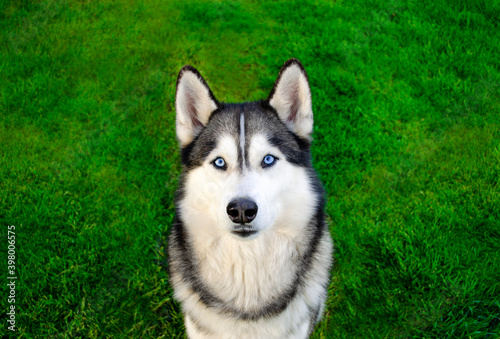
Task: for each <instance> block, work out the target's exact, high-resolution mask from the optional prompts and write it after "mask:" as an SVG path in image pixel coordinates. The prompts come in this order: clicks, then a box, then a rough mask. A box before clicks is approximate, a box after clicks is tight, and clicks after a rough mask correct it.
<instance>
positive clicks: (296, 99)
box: [168, 59, 333, 339]
mask: <svg viewBox="0 0 500 339" xmlns="http://www.w3.org/2000/svg"><path fill="white" fill-rule="evenodd" d="M175 108H176V111H177V116H176V129H177V138H178V139H179V143H180V148H181V159H182V174H181V177H180V182H179V189H178V192H177V196H176V217H175V221H174V224H173V225H172V228H171V234H170V237H169V246H168V247H169V248H168V252H169V270H170V281H171V283H172V286H173V288H174V296H175V298H176V299H177V300H178V301H179V302H180V303H181V305H182V311H183V313H184V320H185V326H186V331H187V334H188V337H189V338H217V339H220V338H238V339H240V338H259V339H261V338H262V339H268V338H307V337H308V336H309V335H310V334H311V332H312V330H313V329H314V326H315V324H316V323H317V322H318V321H319V319H320V318H321V314H322V313H323V309H324V302H325V299H326V296H327V286H328V283H329V270H330V266H331V264H332V249H333V246H332V241H331V238H330V234H329V231H328V228H327V227H326V223H325V212H324V207H325V198H324V192H323V189H322V186H321V183H320V182H319V179H318V177H317V175H316V173H315V171H314V170H313V168H312V166H311V155H310V146H311V133H312V130H313V112H312V106H311V91H310V88H309V83H308V79H307V75H306V72H305V70H304V68H303V67H302V64H301V63H300V62H299V61H298V60H296V59H290V60H288V61H287V62H286V63H285V64H284V65H283V67H282V68H281V71H280V73H279V76H278V79H277V80H276V83H275V84H274V88H273V89H272V91H271V94H270V95H269V97H268V98H267V100H263V101H256V102H248V103H242V104H227V103H221V102H219V101H217V100H216V99H215V97H214V95H213V94H212V91H211V90H210V88H209V87H208V85H207V83H206V82H205V80H204V79H203V78H202V76H201V75H200V73H199V72H198V71H197V70H196V69H195V68H193V67H191V66H184V67H183V68H182V69H181V71H180V73H179V76H178V78H177V91H176V97H175Z"/></svg>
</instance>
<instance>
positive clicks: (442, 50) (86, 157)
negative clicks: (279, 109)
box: [0, 0, 500, 338]
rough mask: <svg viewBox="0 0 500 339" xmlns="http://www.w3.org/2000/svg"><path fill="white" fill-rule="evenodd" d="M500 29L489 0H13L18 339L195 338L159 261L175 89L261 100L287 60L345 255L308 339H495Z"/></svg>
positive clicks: (0, 132)
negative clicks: (299, 83)
mask: <svg viewBox="0 0 500 339" xmlns="http://www.w3.org/2000/svg"><path fill="white" fill-rule="evenodd" d="M499 18H500V3H499V2H498V1H494V0H491V1H456V0H448V1H444V2H437V1H403V0H401V1H368V0H365V1H356V2H355V3H351V2H347V1H346V2H342V1H339V2H334V3H332V2H329V1H323V0H318V1H314V2H308V3H302V2H299V1H295V2H283V1H278V2H272V3H268V2H264V1H228V2H222V1H188V2H174V1H165V0H148V1H144V0H143V1H126V0H119V1H102V2H87V1H69V0H68V1H63V0H62V1H58V0H51V1H36V2H32V1H22V0H14V1H7V2H1V3H0V81H1V83H0V114H1V115H0V116H1V119H0V192H1V194H0V221H1V222H0V224H1V225H2V226H1V227H2V231H1V233H2V234H4V235H6V233H7V225H12V224H13V225H16V232H17V238H16V241H17V259H16V261H17V263H16V264H17V266H16V267H17V272H16V273H17V275H18V277H19V280H18V287H17V299H16V305H17V308H18V314H17V319H16V320H17V325H18V330H19V331H18V332H17V333H16V337H21V338H46V337H53V338H77V337H81V338H104V337H118V338H121V337H132V338H157V337H163V338H176V337H180V338H182V337H183V336H184V329H183V320H182V316H181V314H180V313H179V311H180V308H179V305H178V304H177V303H175V302H174V301H173V299H172V291H171V288H170V287H169V284H168V275H167V273H166V271H165V268H164V263H165V257H164V252H163V250H164V249H163V247H164V246H165V243H164V239H165V235H166V234H167V232H168V228H169V225H170V223H171V221H172V218H173V212H174V208H173V195H174V192H175V187H176V182H177V175H178V174H179V172H180V165H179V155H178V153H177V142H176V139H175V130H174V121H175V112H174V93H175V80H176V76H177V72H178V71H179V69H180V68H181V67H182V66H183V65H185V64H192V65H194V66H195V67H197V68H198V69H199V70H200V71H201V73H202V74H203V76H204V77H205V78H206V79H207V80H208V82H209V83H210V85H211V87H212V90H213V91H214V94H215V95H216V97H217V98H218V99H219V100H223V101H251V100H257V99H263V98H266V97H267V95H268V93H269V91H270V89H271V87H272V84H273V82H274V80H275V78H276V76H277V72H278V70H279V68H280V66H281V65H282V63H283V62H284V61H286V60H287V59H288V58H290V57H296V58H298V59H299V60H301V61H302V63H303V64H304V66H305V67H306V69H307V71H308V75H309V79H310V83H311V86H312V94H313V105H314V112H315V130H314V144H313V157H314V163H315V167H316V169H317V170H318V172H319V173H320V176H321V178H322V181H323V183H324V185H325V187H326V189H327V192H328V206H327V212H328V214H329V216H330V219H331V226H330V230H331V233H332V237H333V239H334V241H335V246H336V252H335V267H334V269H333V272H332V282H331V285H330V287H329V298H328V302H327V310H326V313H325V316H324V320H323V321H322V322H321V323H320V324H319V325H318V326H317V329H316V332H315V334H314V336H313V337H314V338H421V337H423V338H497V337H500V184H499V181H500V58H499V55H500V19H499ZM3 239H6V238H5V237H4V238H3ZM6 248H7V241H6V240H3V241H2V244H1V246H0V251H1V253H2V255H4V256H6ZM3 262H4V263H5V260H4V261H3ZM4 265H5V266H4V268H1V269H2V272H6V270H7V267H6V266H7V264H6V263H5V264H4ZM2 274H3V273H2ZM2 276H3V275H2ZM5 282H6V279H4V280H3V283H2V284H0V285H1V288H0V295H2V296H3V297H2V305H6V295H7V288H6V283H5ZM5 312H6V311H2V315H1V317H2V319H3V320H2V322H1V323H0V336H2V337H3V336H4V335H8V334H9V332H8V331H7V328H6V321H5Z"/></svg>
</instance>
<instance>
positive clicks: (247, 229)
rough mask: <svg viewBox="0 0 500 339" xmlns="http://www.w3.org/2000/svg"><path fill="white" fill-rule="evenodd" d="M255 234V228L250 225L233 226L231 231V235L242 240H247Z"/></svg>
mask: <svg viewBox="0 0 500 339" xmlns="http://www.w3.org/2000/svg"><path fill="white" fill-rule="evenodd" d="M257 232H258V231H257V230H256V229H255V228H253V227H252V226H250V225H246V224H243V225H238V226H234V227H233V230H232V231H231V233H233V234H235V235H237V236H239V237H242V238H248V237H249V236H251V235H253V234H255V233H257Z"/></svg>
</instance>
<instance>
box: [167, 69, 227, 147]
mask: <svg viewBox="0 0 500 339" xmlns="http://www.w3.org/2000/svg"><path fill="white" fill-rule="evenodd" d="M209 93H210V92H209V89H208V88H207V87H206V86H205V85H204V84H203V83H202V82H201V80H200V78H199V77H198V75H196V74H195V73H193V72H191V71H189V70H186V71H184V72H183V73H182V75H181V78H180V80H179V84H178V86H177V93H176V97H175V110H176V112H177V116H176V122H175V126H176V131H177V138H178V139H179V143H180V145H181V147H184V146H186V145H187V144H189V143H190V142H191V141H193V139H194V137H195V136H196V135H197V134H198V133H199V132H200V131H201V129H202V128H203V126H205V125H206V124H207V122H208V118H209V117H210V114H211V113H212V112H213V111H214V110H216V109H217V104H216V103H215V102H214V101H213V100H212V98H211V97H210V94H209ZM193 109H194V111H193ZM196 120H197V121H198V122H199V123H200V124H201V125H202V126H200V124H198V123H197V121H196Z"/></svg>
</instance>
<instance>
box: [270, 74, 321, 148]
mask: <svg viewBox="0 0 500 339" xmlns="http://www.w3.org/2000/svg"><path fill="white" fill-rule="evenodd" d="M269 104H270V105H271V106H272V107H273V108H274V109H275V110H276V111H277V112H278V115H279V116H280V118H281V120H283V121H284V122H285V124H286V125H287V126H288V128H290V130H292V131H293V132H295V133H296V134H297V135H299V136H301V137H302V138H305V139H307V140H310V139H311V133H312V130H313V111H312V103H311V90H310V88H309V83H308V81H307V78H306V76H305V74H304V73H303V71H302V70H301V69H300V67H299V66H298V65H296V64H291V65H290V66H288V67H287V68H286V69H284V70H283V71H282V74H281V77H280V79H279V80H278V83H277V85H276V88H275V92H274V94H273V96H272V97H271V99H270V100H269ZM293 109H296V111H293Z"/></svg>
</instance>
